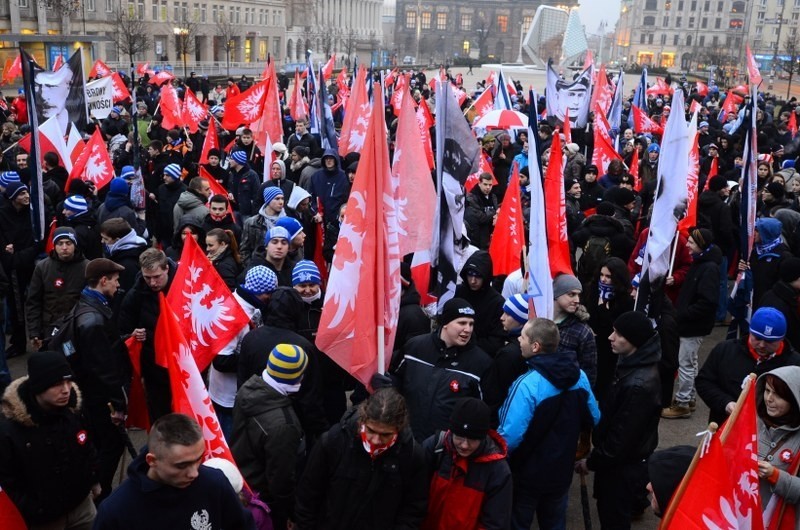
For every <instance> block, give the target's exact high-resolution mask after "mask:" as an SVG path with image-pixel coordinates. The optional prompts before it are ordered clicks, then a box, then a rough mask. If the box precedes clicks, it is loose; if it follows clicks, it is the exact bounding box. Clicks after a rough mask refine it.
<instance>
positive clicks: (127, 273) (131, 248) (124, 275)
mask: <svg viewBox="0 0 800 530" xmlns="http://www.w3.org/2000/svg"><path fill="white" fill-rule="evenodd" d="M145 250H147V241H145V240H144V239H142V238H141V237H139V236H138V235H137V234H136V231H135V230H131V231H130V232H128V233H127V234H126V235H124V236H122V237H121V238H120V239H119V240H117V242H116V243H114V244H113V245H111V246H110V247H109V248H108V259H110V260H111V261H113V262H114V263H116V264H117V265H122V266H123V267H125V270H124V271H122V272H120V273H119V286H120V288H121V289H124V290H126V291H129V290H130V289H131V287H133V284H134V282H135V281H136V275H137V274H139V256H140V255H141V254H142V252H144V251H145Z"/></svg>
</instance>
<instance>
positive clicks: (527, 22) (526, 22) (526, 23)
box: [522, 15, 533, 35]
mask: <svg viewBox="0 0 800 530" xmlns="http://www.w3.org/2000/svg"><path fill="white" fill-rule="evenodd" d="M531 24H533V17H532V16H531V15H526V16H524V17H522V29H523V31H524V33H525V34H526V35H527V34H528V30H529V29H531Z"/></svg>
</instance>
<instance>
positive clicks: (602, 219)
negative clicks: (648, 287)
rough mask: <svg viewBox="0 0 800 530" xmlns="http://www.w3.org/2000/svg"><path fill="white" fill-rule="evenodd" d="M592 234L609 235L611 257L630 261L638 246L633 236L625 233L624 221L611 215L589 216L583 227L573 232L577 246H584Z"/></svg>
mask: <svg viewBox="0 0 800 530" xmlns="http://www.w3.org/2000/svg"><path fill="white" fill-rule="evenodd" d="M592 236H599V237H607V238H608V241H609V245H610V247H611V254H610V256H609V257H615V258H620V259H621V260H622V261H624V262H625V263H628V258H630V256H631V252H633V247H635V246H636V241H635V240H634V239H633V237H631V236H629V235H628V234H626V233H625V229H624V227H623V226H622V222H620V220H619V219H615V218H614V217H611V216H609V215H599V214H595V215H591V216H589V217H587V218H586V219H585V220H584V221H583V224H581V227H580V228H579V229H577V230H575V233H573V234H572V242H573V243H574V245H575V248H583V247H584V246H585V245H586V243H587V242H588V241H589V238H590V237H592Z"/></svg>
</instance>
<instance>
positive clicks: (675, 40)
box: [672, 33, 680, 46]
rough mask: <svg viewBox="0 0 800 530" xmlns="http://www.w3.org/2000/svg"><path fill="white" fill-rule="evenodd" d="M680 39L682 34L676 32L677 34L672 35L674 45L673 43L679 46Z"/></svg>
mask: <svg viewBox="0 0 800 530" xmlns="http://www.w3.org/2000/svg"><path fill="white" fill-rule="evenodd" d="M679 39H680V36H678V34H677V33H676V34H675V35H673V36H672V45H673V46H677V45H678V40H679Z"/></svg>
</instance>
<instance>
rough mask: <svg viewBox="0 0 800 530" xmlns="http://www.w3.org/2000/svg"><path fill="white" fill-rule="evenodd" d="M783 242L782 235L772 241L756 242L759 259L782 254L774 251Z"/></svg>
mask: <svg viewBox="0 0 800 530" xmlns="http://www.w3.org/2000/svg"><path fill="white" fill-rule="evenodd" d="M781 243H782V241H781V238H780V236H778V237H777V238H776V239H773V240H772V241H768V242H766V243H758V244H756V254H758V259H761V258H766V257H773V258H779V257H780V255H779V254H777V253H776V252H774V250H775V249H776V248H777V247H778V245H780V244H781Z"/></svg>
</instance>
